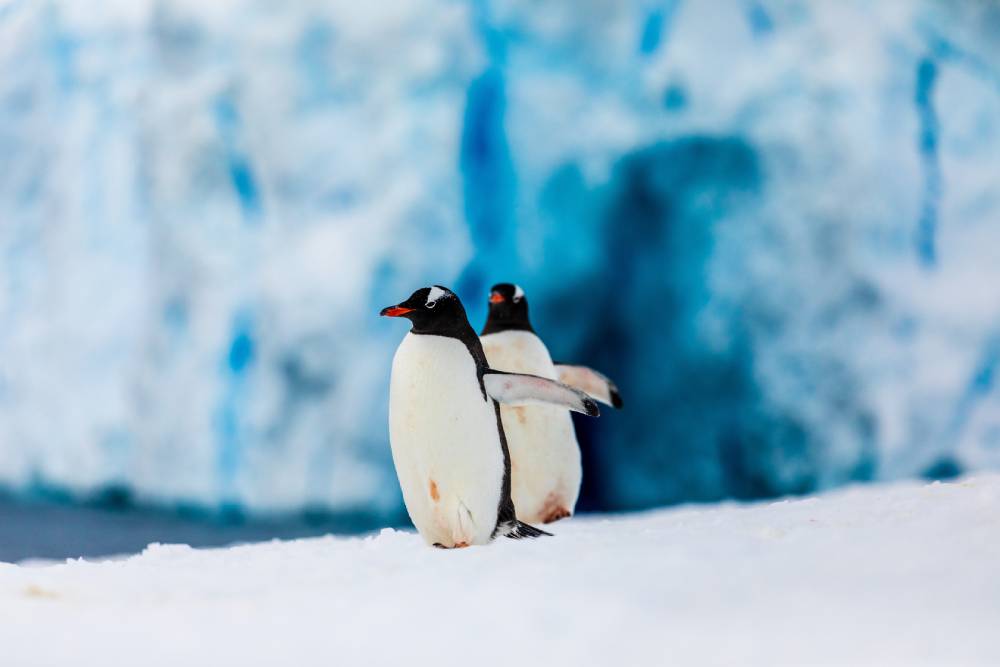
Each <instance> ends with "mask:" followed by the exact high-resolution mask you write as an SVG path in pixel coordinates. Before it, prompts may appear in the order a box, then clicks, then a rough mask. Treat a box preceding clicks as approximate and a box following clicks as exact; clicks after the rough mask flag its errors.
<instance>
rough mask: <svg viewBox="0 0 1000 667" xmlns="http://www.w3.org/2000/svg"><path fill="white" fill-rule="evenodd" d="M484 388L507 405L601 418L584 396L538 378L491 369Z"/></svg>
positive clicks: (592, 403)
mask: <svg viewBox="0 0 1000 667" xmlns="http://www.w3.org/2000/svg"><path fill="white" fill-rule="evenodd" d="M483 385H484V386H485V387H486V393H487V394H489V395H490V396H491V397H492V398H493V400H495V401H497V402H499V403H506V404H508V405H526V404H530V403H542V404H544V405H558V406H560V407H564V408H568V409H570V410H573V411H574V412H580V413H583V414H585V415H587V416H589V417H596V416H598V415H599V414H601V411H600V409H598V407H597V403H595V402H594V401H593V400H592V399H591V398H590V397H589V396H587V394H585V393H584V392H582V391H580V390H578V389H574V388H573V387H570V386H568V385H565V384H563V383H561V382H556V381H555V380H548V379H546V378H542V377H538V376H537V375H525V374H522V373H507V372H505V371H498V370H494V369H492V368H491V369H489V370H487V371H486V373H485V374H484V375H483Z"/></svg>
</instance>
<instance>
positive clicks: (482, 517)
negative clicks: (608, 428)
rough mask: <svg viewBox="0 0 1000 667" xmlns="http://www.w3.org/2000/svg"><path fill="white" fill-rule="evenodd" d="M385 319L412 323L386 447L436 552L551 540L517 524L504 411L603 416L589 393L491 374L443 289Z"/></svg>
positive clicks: (423, 294)
mask: <svg viewBox="0 0 1000 667" xmlns="http://www.w3.org/2000/svg"><path fill="white" fill-rule="evenodd" d="M381 314H382V315H384V316H388V317H405V318H407V319H409V320H410V322H411V323H412V326H411V329H410V332H409V333H408V334H407V335H406V337H405V338H404V339H403V342H402V343H400V345H399V348H398V349H397V350H396V356H395V357H394V358H393V360H392V380H391V382H390V389H389V438H390V441H391V445H392V459H393V463H394V464H395V466H396V474H397V475H398V476H399V483H400V486H401V487H402V490H403V501H404V502H405V503H406V510H407V511H408V512H409V514H410V518H411V519H412V520H413V525H414V526H416V528H417V531H418V532H419V533H420V535H421V536H422V537H423V538H424V540H426V541H427V543H428V544H432V545H434V546H439V547H444V548H451V547H466V546H469V545H472V544H486V543H488V542H489V541H490V540H492V539H493V538H494V537H496V536H497V535H504V536H506V537H511V538H522V537H538V536H540V535H548V534H549V533H546V532H545V531H542V530H539V529H537V528H534V527H533V526H530V525H528V524H527V523H521V522H520V521H518V520H517V516H516V513H515V510H514V503H513V502H512V500H511V497H510V465H511V464H510V456H509V453H508V451H507V439H506V435H505V433H504V428H503V423H502V421H501V419H500V406H499V403H498V402H504V403H514V404H525V403H536V402H541V403H547V404H554V405H559V406H561V407H562V409H563V410H566V409H567V408H568V409H570V410H575V411H577V412H582V413H584V414H587V415H591V416H596V415H597V414H598V409H597V404H596V403H594V402H593V401H592V400H591V399H590V398H589V397H588V396H587V395H586V394H585V393H583V392H581V391H578V390H576V389H573V388H571V387H568V386H566V385H564V384H561V383H559V382H555V381H552V380H550V379H545V378H540V377H534V376H530V375H521V374H516V373H505V372H503V371H497V370H494V369H492V368H490V367H489V365H488V364H487V363H486V355H485V354H483V347H482V345H481V344H480V343H479V338H478V337H477V336H476V332H475V330H474V329H473V328H472V326H470V325H469V320H468V318H467V317H466V314H465V308H464V307H463V306H462V303H461V301H459V299H458V297H457V296H455V294H454V293H452V292H451V290H448V289H446V288H444V287H441V286H439V285H435V286H433V287H424V288H422V289H419V290H417V291H416V292H414V293H413V295H412V296H410V298H409V299H407V300H406V301H403V302H402V303H400V304H397V305H395V306H389V307H388V308H384V309H383V310H382V312H381Z"/></svg>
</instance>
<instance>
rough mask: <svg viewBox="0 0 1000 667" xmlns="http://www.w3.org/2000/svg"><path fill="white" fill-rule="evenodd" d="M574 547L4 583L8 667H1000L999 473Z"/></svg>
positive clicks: (785, 506)
mask: <svg viewBox="0 0 1000 667" xmlns="http://www.w3.org/2000/svg"><path fill="white" fill-rule="evenodd" d="M556 532H558V536H557V537H556V538H550V539H546V540H538V541H534V542H520V543H518V542H511V541H501V542H498V543H496V544H494V545H493V546H491V547H488V548H472V549H465V550H461V551H439V550H435V549H429V548H426V547H425V546H423V544H422V543H421V542H420V540H419V539H418V538H417V537H416V536H415V535H414V534H411V533H407V532H398V531H392V530H386V531H383V532H382V533H381V534H379V535H377V536H371V537H367V538H333V537H325V538H316V539H305V540H299V541H293V542H271V543H262V544H255V545H249V546H238V547H232V548H228V549H207V550H194V549H190V548H188V547H184V546H166V545H163V546H161V545H153V546H150V547H149V548H148V549H146V550H145V551H144V552H143V553H142V554H140V555H138V556H134V557H131V558H127V559H122V560H116V561H105V562H83V561H71V562H67V563H65V564H58V565H43V566H38V565H19V566H18V565H6V564H0V658H2V659H0V664H3V665H4V667H26V666H28V665H45V666H50V665H98V666H100V667H110V666H115V665H129V666H132V665H137V664H141V665H144V666H154V665H171V666H174V665H212V666H218V665H241V666H242V665H290V666H298V665H351V664H386V665H388V664H392V665H405V664H411V665H412V664H421V665H422V664H430V665H448V664H456V665H457V664H462V665H492V664H513V665H522V664H540V665H564V664H566V665H581V664H600V665H647V664H648V665H668V664H669V665H701V664H717V665H747V664H754V665H774V664H783V665H803V664H808V665H812V664H824V665H842V664H868V665H893V664H898V665H922V664H935V665H964V664H969V665H972V664H976V665H979V664H982V665H987V664H990V665H996V664H1000V475H988V476H979V477H973V478H969V479H965V480H962V481H959V482H956V483H947V484H941V483H935V484H931V485H923V484H917V483H906V484H896V485H890V486H878V487H865V488H856V489H851V490H847V491H841V492H837V493H833V494H830V495H826V496H822V497H818V498H809V499H804V500H793V501H785V502H777V503H771V504H760V505H750V506H738V505H723V506H711V507H697V508H683V509H676V510H669V511H659V512H655V513H648V514H644V515H634V516H628V517H620V518H611V519H588V520H574V521H572V522H568V523H563V524H560V525H559V526H558V527H557V529H556Z"/></svg>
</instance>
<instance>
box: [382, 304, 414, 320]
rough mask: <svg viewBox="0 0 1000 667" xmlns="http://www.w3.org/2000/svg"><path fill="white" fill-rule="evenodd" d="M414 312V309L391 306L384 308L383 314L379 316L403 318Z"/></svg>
mask: <svg viewBox="0 0 1000 667" xmlns="http://www.w3.org/2000/svg"><path fill="white" fill-rule="evenodd" d="M412 312H413V309H412V308H404V307H403V306H389V307H387V308H383V309H382V312H381V313H379V315H381V316H382V317H402V316H403V315H406V314H407V313H412Z"/></svg>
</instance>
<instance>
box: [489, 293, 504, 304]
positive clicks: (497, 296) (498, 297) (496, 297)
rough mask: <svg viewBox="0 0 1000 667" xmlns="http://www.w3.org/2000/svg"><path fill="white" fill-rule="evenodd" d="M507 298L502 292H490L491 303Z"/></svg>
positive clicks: (501, 301)
mask: <svg viewBox="0 0 1000 667" xmlns="http://www.w3.org/2000/svg"><path fill="white" fill-rule="evenodd" d="M505 300H506V299H504V298H503V294H501V293H500V292H492V293H491V294H490V303H503V302H504V301H505Z"/></svg>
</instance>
